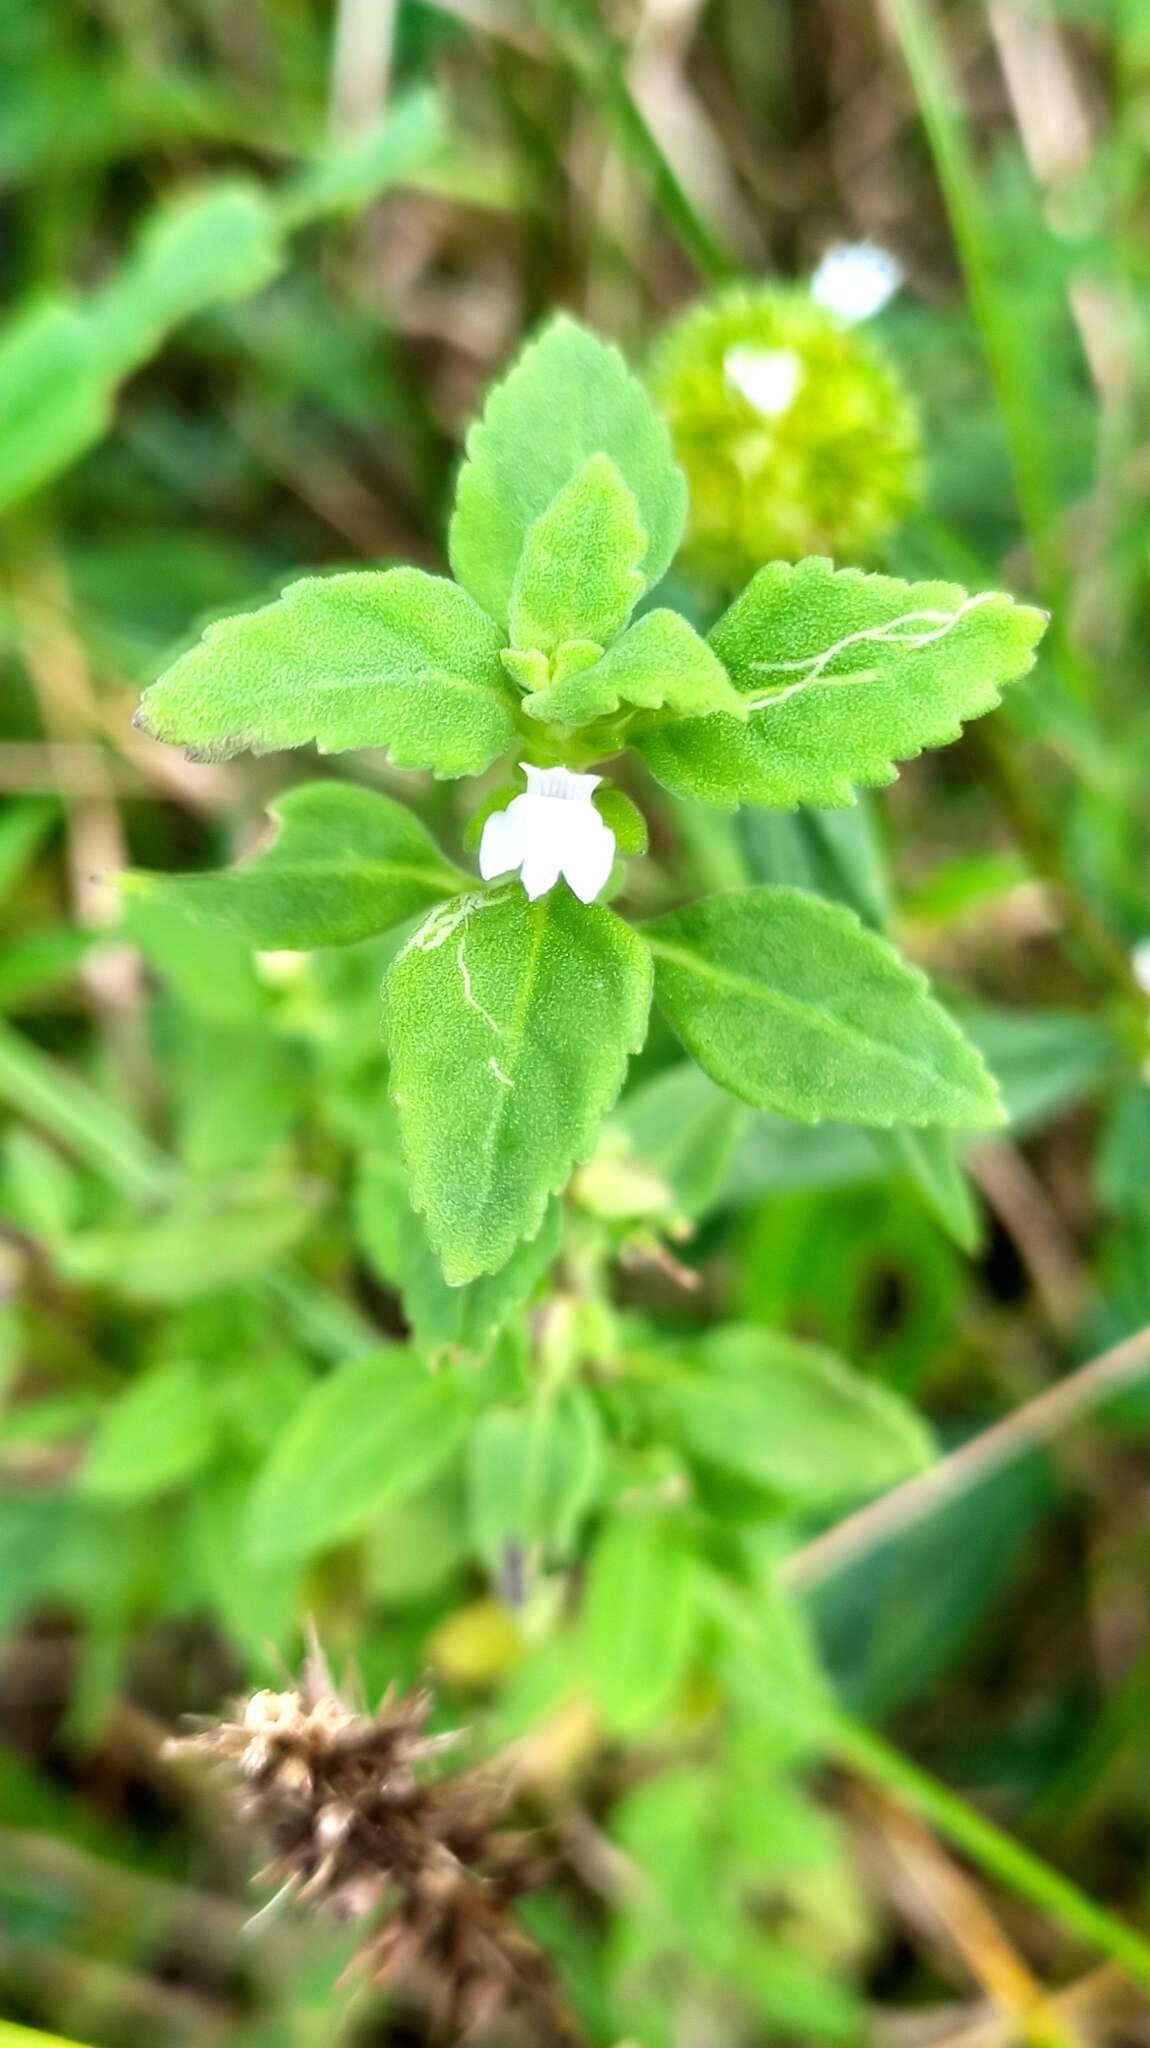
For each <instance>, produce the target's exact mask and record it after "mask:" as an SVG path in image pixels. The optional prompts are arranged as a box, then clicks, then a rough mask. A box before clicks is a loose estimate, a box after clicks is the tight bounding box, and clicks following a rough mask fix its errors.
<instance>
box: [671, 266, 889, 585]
mask: <svg viewBox="0 0 1150 2048" xmlns="http://www.w3.org/2000/svg"><path fill="white" fill-rule="evenodd" d="M651 383H652V388H653V390H654V395H655V399H656V402H657V403H658V405H659V406H660V408H661V409H662V411H663V412H664V413H665V414H666V416H667V418H668V420H669V421H670V424H671V430H672V433H673V434H674V438H675V450H676V453H677V455H678V458H679V461H680V462H681V463H682V465H683V468H684V469H685V470H686V472H687V481H688V483H689V485H690V490H691V515H690V524H689V527H688V533H687V539H686V541H685V543H684V547H683V562H684V565H685V566H686V567H687V568H688V569H689V570H692V571H693V572H694V573H696V574H697V575H699V576H700V577H702V578H704V579H705V580H706V581H707V582H709V583H712V584H714V585H717V586H720V587H724V588H725V587H728V586H732V587H733V586H734V585H736V584H739V583H741V582H743V581H745V579H746V578H747V577H748V576H750V575H752V574H753V573H754V571H755V570H756V569H759V568H761V567H762V565H763V563H764V562H769V561H773V560H783V561H798V560H800V559H801V558H802V557H803V556H804V555H811V554H824V555H831V556H833V557H835V558H836V559H838V560H840V561H841V560H848V561H852V560H858V559H859V558H860V557H861V558H863V559H865V558H867V557H869V556H871V555H873V553H874V550H875V549H876V547H877V546H878V545H879V543H880V542H881V541H882V540H883V539H884V537H885V536H886V535H887V534H888V533H889V532H890V531H891V529H892V528H893V527H894V526H896V525H897V524H898V522H899V520H900V519H902V518H903V517H904V516H905V514H906V513H907V512H908V511H909V510H910V508H911V507H912V506H913V504H914V503H915V501H916V499H917V497H918V493H919V432H918V420H917V417H916V414H915V411H914V408H913V406H912V404H911V401H910V398H909V397H908V395H907V393H906V391H905V390H904V388H903V385H902V383H901V381H900V379H899V377H898V375H897V373H896V372H895V370H894V369H893V368H892V367H891V365H890V364H889V363H888V362H887V360H886V358H885V357H884V355H883V354H882V351H881V350H880V349H879V348H878V347H877V346H876V345H875V343H874V342H872V341H870V340H868V339H867V338H866V337H865V336H864V335H862V334H860V333H859V332H858V330H857V329H855V328H851V327H848V326H847V325H846V324H845V323H844V322H843V321H842V320H841V319H840V318H839V317H838V316H837V315H836V314H834V313H831V312H828V311H826V310H825V309H824V308H823V307H822V306H819V305H816V303H815V301H814V300H813V299H812V298H811V297H810V296H809V294H808V293H806V292H805V291H801V290H796V289H794V288H787V287H779V286H773V285H771V286H757V287H752V288H743V287H739V288H736V289H735V290H733V291H728V292H724V293H723V294H722V295H721V296H720V297H718V298H715V299H710V300H707V301H706V302H704V303H703V304H700V305H697V306H695V307H693V308H692V309H691V310H689V311H688V312H687V313H685V314H684V315H683V316H682V318H681V319H679V320H677V321H676V322H675V323H674V324H673V325H672V326H671V327H670V328H669V329H668V330H667V332H666V334H665V335H664V337H663V340H662V342H661V343H660V346H659V348H658V351H657V354H656V357H655V360H654V363H653V365H652V373H651Z"/></svg>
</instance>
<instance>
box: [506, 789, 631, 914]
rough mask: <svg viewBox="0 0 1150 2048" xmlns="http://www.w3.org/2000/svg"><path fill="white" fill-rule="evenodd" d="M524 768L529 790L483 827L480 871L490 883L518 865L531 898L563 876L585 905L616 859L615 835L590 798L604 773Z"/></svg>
mask: <svg viewBox="0 0 1150 2048" xmlns="http://www.w3.org/2000/svg"><path fill="white" fill-rule="evenodd" d="M520 766H521V767H522V769H523V771H524V774H525V775H526V777H527V788H526V789H525V790H524V792H523V795H522V796H517V797H513V798H512V800H511V802H510V803H509V804H508V806H507V809H506V810H505V811H493V812H492V815H491V816H490V818H488V820H487V823H486V824H485V825H484V827H483V837H482V839H481V840H480V842H479V872H480V874H481V875H482V876H483V879H484V881H485V882H491V881H494V879H495V877H496V876H497V875H509V874H511V873H512V871H513V870H514V869H515V868H518V869H519V872H520V876H521V879H522V882H523V887H524V888H525V889H526V891H527V894H528V896H529V897H530V898H531V901H532V902H534V901H535V899H536V897H537V896H545V895H546V894H547V891H548V889H553V888H554V887H555V884H556V882H557V881H558V880H559V877H560V875H562V876H563V878H564V880H565V881H566V882H567V884H568V886H569V887H570V888H571V889H572V890H573V891H574V893H575V895H576V896H578V898H579V900H580V902H581V903H593V902H594V900H595V898H596V896H597V895H598V894H599V891H600V889H602V887H603V885H604V883H605V882H606V880H607V877H608V875H609V874H610V872H611V868H612V866H613V864H614V860H615V834H614V833H613V832H612V830H611V828H610V826H609V825H605V824H604V823H603V820H602V818H601V817H600V816H599V813H598V811H597V810H596V809H595V806H594V804H593V803H592V801H591V793H592V791H593V790H595V789H597V788H598V786H599V784H600V782H602V780H603V778H602V776H601V775H572V773H571V771H570V769H569V768H531V767H529V766H528V764H527V762H526V761H523V762H521V763H520Z"/></svg>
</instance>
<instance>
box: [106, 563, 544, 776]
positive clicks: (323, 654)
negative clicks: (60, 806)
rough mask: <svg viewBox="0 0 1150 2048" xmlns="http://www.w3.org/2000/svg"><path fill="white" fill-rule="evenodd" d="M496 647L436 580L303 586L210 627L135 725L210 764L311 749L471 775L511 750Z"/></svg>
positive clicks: (373, 579) (318, 579)
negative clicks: (380, 752) (375, 754)
mask: <svg viewBox="0 0 1150 2048" xmlns="http://www.w3.org/2000/svg"><path fill="white" fill-rule="evenodd" d="M500 645H501V635H500V633H499V632H498V631H497V629H496V627H495V626H494V625H493V624H492V622H491V620H490V619H488V618H486V617H485V616H484V614H483V613H482V612H481V611H480V609H479V607H478V605H476V604H474V603H473V602H472V600H471V599H470V598H469V597H468V596H467V593H466V592H465V591H463V590H460V589H459V588H458V586H457V585H456V584H454V583H450V582H448V581H447V579H446V578H445V577H441V576H428V575H425V573H424V572H423V570H422V569H387V570H382V571H381V570H375V569H357V570H352V571H351V572H350V573H349V574H347V575H341V576H305V577H304V578H303V579H302V580H301V581H300V582H299V583H292V584H289V586H288V588H287V589H286V590H285V591H284V593H283V595H282V597H279V598H277V599H276V601H275V603H274V604H269V605H264V606H263V608H262V609H261V610H260V611H256V612H245V613H242V614H241V615H240V616H239V617H237V618H230V619H219V620H217V621H216V623H215V625H212V626H209V627H208V630H207V632H206V633H205V634H204V637H203V639H202V640H201V641H200V642H199V645H198V646H196V647H192V648H189V650H188V652H187V653H186V654H184V655H182V656H181V657H180V659H179V660H178V661H177V662H175V663H174V664H173V666H172V667H171V668H170V669H168V670H167V672H166V674H164V675H162V676H161V677H160V679H159V681H158V682H155V683H153V684H152V687H151V689H150V690H146V691H145V693H144V699H143V703H142V704H141V707H140V711H139V713H138V714H137V717H138V722H139V723H140V724H141V725H142V726H143V728H144V730H145V732H149V733H151V734H152V736H153V738H155V739H160V740H170V741H172V742H174V743H175V744H176V745H179V746H185V747H188V748H189V749H191V751H192V752H194V753H196V754H198V755H202V756H204V757H205V758H210V759H214V760H223V759H226V758H227V757H228V756H230V755H232V754H239V753H242V752H243V751H244V750H245V749H250V750H251V751H252V752H253V753H268V752H270V751H272V750H273V749H275V748H280V747H303V746H307V745H309V744H310V743H311V742H313V741H314V743H315V744H316V746H317V747H318V748H319V750H320V752H321V753H322V754H338V753H343V752H346V751H348V750H349V749H351V748H357V747H385V748H386V749H387V751H388V753H389V754H390V755H391V758H392V760H393V761H394V762H395V763H396V764H397V766H399V767H402V768H430V769H432V770H433V771H434V773H435V774H436V775H440V776H455V775H478V774H479V773H481V771H482V770H483V769H484V768H486V767H488V766H490V764H491V762H492V761H494V760H496V759H497V758H498V756H499V755H500V754H502V753H505V752H506V751H507V749H508V748H509V747H510V746H512V745H513V743H514V739H515V731H516V727H515V716H514V699H513V696H512V693H511V690H510V687H509V685H508V683H507V681H506V678H505V676H504V673H503V667H502V664H501V663H500V660H499V648H500Z"/></svg>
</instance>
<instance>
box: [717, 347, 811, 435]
mask: <svg viewBox="0 0 1150 2048" xmlns="http://www.w3.org/2000/svg"><path fill="white" fill-rule="evenodd" d="M723 376H724V378H725V380H726V382H727V383H728V384H729V385H730V386H731V388H732V390H734V391H737V392H738V393H739V395H740V397H742V398H745V399H746V401H747V404H748V405H753V406H754V408H755V411H756V412H761V413H762V414H763V416H764V418H766V419H777V418H778V417H779V415H780V414H781V413H784V412H789V411H790V408H791V406H792V405H793V404H794V401H795V399H796V398H797V396H798V390H799V385H800V384H801V383H802V381H803V366H802V363H801V362H800V360H799V358H798V356H797V355H796V353H795V351H794V349H793V348H729V349H728V350H727V353H726V355H725V356H724V357H723Z"/></svg>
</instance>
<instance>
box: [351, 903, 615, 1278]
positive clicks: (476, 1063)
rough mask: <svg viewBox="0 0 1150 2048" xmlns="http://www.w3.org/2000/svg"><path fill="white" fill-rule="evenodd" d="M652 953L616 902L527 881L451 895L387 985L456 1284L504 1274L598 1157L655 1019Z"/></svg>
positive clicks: (419, 1154)
mask: <svg viewBox="0 0 1150 2048" xmlns="http://www.w3.org/2000/svg"><path fill="white" fill-rule="evenodd" d="M650 1000H651V964H650V960H649V957H648V955H647V953H646V950H645V948H644V946H643V943H642V941H641V940H640V939H639V938H637V937H636V935H635V933H634V932H632V931H631V930H630V929H629V927H628V926H627V925H625V924H622V923H621V922H620V920H619V919H618V918H617V917H615V916H614V915H613V914H612V912H611V911H609V910H604V909H602V908H601V907H600V906H599V905H597V904H590V905H587V904H581V903H577V902H576V900H575V898H574V897H573V896H572V895H571V894H570V893H569V891H568V890H567V889H565V888H555V889H553V890H551V892H550V894H549V895H547V896H544V897H541V898H540V899H539V901H538V902H536V903H529V902H528V900H527V898H526V896H525V895H524V893H523V891H522V889H521V888H520V886H519V884H518V883H517V882H515V883H511V884H509V885H507V886H505V887H503V888H500V889H493V890H489V891H486V892H482V893H480V892H477V893H476V894H474V895H472V896H464V897H460V898H459V899H457V900H456V901H454V902H451V903H445V904H443V905H442V906H441V907H440V908H439V909H438V910H435V911H433V912H432V914H431V916H430V917H429V918H428V919H427V920H426V922H425V923H424V924H423V925H422V926H421V927H420V929H419V930H418V931H417V932H416V933H415V934H414V935H413V937H412V938H411V939H410V940H409V941H408V943H407V945H406V946H405V947H404V949H403V951H402V952H401V953H400V954H399V955H398V957H397V958H396V960H395V961H394V963H393V965H392V968H391V971H390V973H389V975H388V978H387V983H386V1015H387V1036H388V1042H389V1047H390V1052H391V1063H392V1093H393V1099H394V1101H395V1105H396V1108H397V1110H398V1112H399V1123H400V1131H401V1134H402V1138H403V1148H404V1154H405V1157H406V1159H407V1164H408V1169H409V1172H410V1175H411V1187H412V1199H413V1201H414V1203H415V1206H416V1208H417V1209H418V1210H419V1211H420V1213H421V1215H422V1216H423V1218H424V1221H425V1223H426V1226H427V1232H428V1236H429V1237H430V1239H431V1242H432V1244H433V1245H434V1246H435V1248H436V1250H437V1251H438V1253H439V1255H440V1257H441V1259H442V1261H443V1267H444V1272H445V1273H446V1276H447V1278H448V1280H449V1281H450V1282H451V1283H452V1284H453V1285H458V1284H459V1283H460V1282H462V1281H465V1280H473V1279H475V1278H476V1277H477V1276H478V1275H479V1274H481V1273H496V1272H498V1271H499V1268H500V1267H501V1266H503V1265H504V1264H505V1263H506V1261H507V1260H508V1259H509V1258H510V1256H511V1253H512V1251H513V1250H514V1248H515V1246H516V1245H517V1244H518V1243H519V1242H520V1240H521V1239H522V1238H530V1237H532V1236H534V1234H535V1232H536V1231H537V1230H538V1228H539V1225H540V1223H541V1222H542V1220H543V1214H544V1211H545V1208H546V1205H547V1200H548V1197H549V1196H550V1195H552V1194H554V1193H557V1192H558V1190H559V1189H560V1188H561V1187H562V1186H563V1185H564V1183H565V1182H566V1180H567V1179H568V1177H569V1175H570V1173H571V1171H572V1169H573V1168H574V1167H575V1166H576V1165H578V1163H579V1162H580V1161H581V1160H583V1159H585V1158H586V1157H587V1155H588V1154H589V1152H590V1150H591V1148H592V1145H593V1144H594V1141H595V1134H596V1132H597V1130H598V1128H599V1124H600V1122H601V1120H602V1118H603V1116H604V1115H605V1114H606V1112H607V1110H608V1109H609V1108H610V1107H611V1104H612V1103H613V1102H614V1100H615V1097H616V1096H617V1095H618V1093H619V1089H620V1087H621V1086H622V1083H623V1076H624V1074H625V1072H626V1067H627V1060H628V1058H629V1056H630V1054H631V1053H633V1052H636V1051H638V1049H639V1047H640V1046H641V1044H642V1042H643V1038H644V1036H645V1033H646V1029H647V1013H648V1009H649V1006H650Z"/></svg>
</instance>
